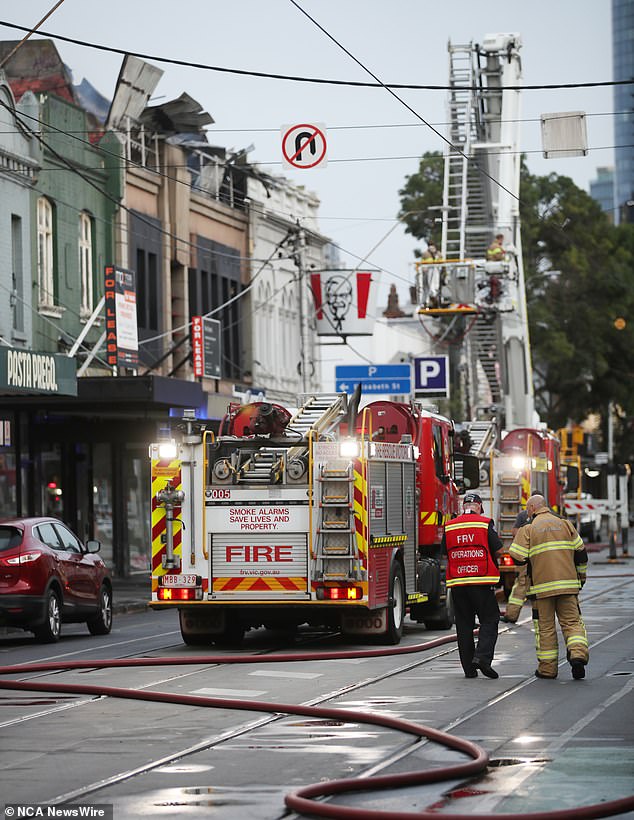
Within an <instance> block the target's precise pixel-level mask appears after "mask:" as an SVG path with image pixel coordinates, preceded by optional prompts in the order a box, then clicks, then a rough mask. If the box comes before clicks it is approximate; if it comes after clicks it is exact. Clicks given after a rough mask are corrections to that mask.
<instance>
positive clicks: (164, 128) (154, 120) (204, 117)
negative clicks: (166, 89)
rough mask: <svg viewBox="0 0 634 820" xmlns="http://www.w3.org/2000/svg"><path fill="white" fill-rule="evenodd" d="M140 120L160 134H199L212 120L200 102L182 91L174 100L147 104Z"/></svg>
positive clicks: (149, 128)
mask: <svg viewBox="0 0 634 820" xmlns="http://www.w3.org/2000/svg"><path fill="white" fill-rule="evenodd" d="M140 122H141V123H142V124H143V125H144V126H145V127H146V128H147V129H148V130H150V131H154V132H157V131H158V132H159V133H162V134H166V135H169V134H200V135H202V134H203V133H204V128H205V126H206V125H211V123H213V122H214V119H213V117H212V116H211V114H208V113H207V112H206V111H204V110H203V107H202V106H201V105H200V103H198V102H196V100H195V99H194V98H193V97H190V96H189V94H186V93H185V92H183V93H182V94H181V95H180V97H178V98H177V99H175V100H170V101H169V102H166V103H163V104H162V105H153V106H148V107H147V108H146V109H145V110H144V111H143V113H142V114H141V117H140Z"/></svg>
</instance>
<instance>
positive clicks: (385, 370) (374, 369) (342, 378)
mask: <svg viewBox="0 0 634 820" xmlns="http://www.w3.org/2000/svg"><path fill="white" fill-rule="evenodd" d="M359 382H361V384H362V389H363V392H364V393H389V394H390V395H405V396H408V395H409V394H410V393H411V391H412V368H411V365H409V364H369V365H365V364H364V365H337V366H336V367H335V390H336V391H337V393H354V390H355V387H356V386H357V385H358V384H359Z"/></svg>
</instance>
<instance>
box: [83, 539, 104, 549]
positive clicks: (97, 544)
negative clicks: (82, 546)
mask: <svg viewBox="0 0 634 820" xmlns="http://www.w3.org/2000/svg"><path fill="white" fill-rule="evenodd" d="M100 549H101V541H96V540H94V539H91V540H90V541H86V552H99V550H100Z"/></svg>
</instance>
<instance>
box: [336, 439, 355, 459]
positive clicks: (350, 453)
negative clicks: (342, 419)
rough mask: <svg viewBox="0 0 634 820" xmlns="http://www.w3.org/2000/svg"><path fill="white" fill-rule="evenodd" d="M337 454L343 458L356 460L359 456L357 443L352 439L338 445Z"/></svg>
mask: <svg viewBox="0 0 634 820" xmlns="http://www.w3.org/2000/svg"><path fill="white" fill-rule="evenodd" d="M339 454H340V455H341V456H342V457H343V458H357V456H358V455H359V442H358V441H355V440H354V439H346V440H344V441H342V442H341V444H340V445H339Z"/></svg>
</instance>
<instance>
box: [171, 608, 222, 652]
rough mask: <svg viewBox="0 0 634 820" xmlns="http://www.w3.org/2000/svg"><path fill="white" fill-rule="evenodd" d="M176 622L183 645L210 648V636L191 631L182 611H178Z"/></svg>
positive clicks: (198, 631) (185, 615) (206, 633)
mask: <svg viewBox="0 0 634 820" xmlns="http://www.w3.org/2000/svg"><path fill="white" fill-rule="evenodd" d="M178 620H179V623H180V628H181V637H182V639H183V643H184V644H186V645H187V646H211V642H212V640H213V638H212V636H211V635H210V634H209V633H208V632H201V631H200V630H197V631H196V632H194V631H192V630H191V628H190V624H189V619H188V617H187V614H186V613H185V612H183V610H182V609H179V611H178Z"/></svg>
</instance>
